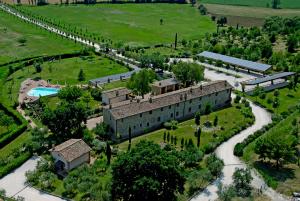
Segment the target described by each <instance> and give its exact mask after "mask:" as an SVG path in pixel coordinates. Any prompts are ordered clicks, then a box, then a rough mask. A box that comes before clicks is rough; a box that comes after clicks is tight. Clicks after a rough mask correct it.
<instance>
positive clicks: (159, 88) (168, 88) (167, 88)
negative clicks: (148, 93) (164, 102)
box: [151, 78, 179, 96]
mask: <svg viewBox="0 0 300 201" xmlns="http://www.w3.org/2000/svg"><path fill="white" fill-rule="evenodd" d="M178 89H179V82H178V81H177V80H176V79H175V78H170V79H165V80H161V81H157V82H154V83H153V84H152V85H151V90H152V94H153V95H154V96H157V95H161V94H165V93H168V92H172V91H176V90H178Z"/></svg>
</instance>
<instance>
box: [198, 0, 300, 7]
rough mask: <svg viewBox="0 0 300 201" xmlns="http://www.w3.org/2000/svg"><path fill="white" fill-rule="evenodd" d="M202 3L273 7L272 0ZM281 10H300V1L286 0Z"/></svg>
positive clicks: (220, 0) (211, 1)
mask: <svg viewBox="0 0 300 201" xmlns="http://www.w3.org/2000/svg"><path fill="white" fill-rule="evenodd" d="M200 2H201V3H212V4H222V5H237V6H251V7H267V5H269V7H271V5H272V4H271V2H272V1H271V0H200ZM280 7H281V8H300V1H297V0H284V1H281V4H280Z"/></svg>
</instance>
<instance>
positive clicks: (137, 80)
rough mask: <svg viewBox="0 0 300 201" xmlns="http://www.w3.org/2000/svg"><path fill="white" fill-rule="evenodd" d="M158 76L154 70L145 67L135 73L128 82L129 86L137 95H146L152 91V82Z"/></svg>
mask: <svg viewBox="0 0 300 201" xmlns="http://www.w3.org/2000/svg"><path fill="white" fill-rule="evenodd" d="M155 78H156V74H155V72H154V71H153V70H150V69H143V70H141V71H139V72H138V73H134V74H133V75H132V76H131V77H130V79H129V81H128V83H127V87H128V88H129V89H132V90H133V93H135V94H136V95H141V96H143V97H144V95H145V94H146V93H148V92H150V91H151V87H150V83H152V82H153V80H154V79H155Z"/></svg>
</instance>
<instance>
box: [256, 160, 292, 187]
mask: <svg viewBox="0 0 300 201" xmlns="http://www.w3.org/2000/svg"><path fill="white" fill-rule="evenodd" d="M254 167H255V168H256V169H257V170H258V171H259V172H260V173H261V174H262V176H263V177H264V179H265V181H266V182H267V183H268V185H270V186H271V187H272V188H276V187H277V185H278V182H284V181H286V180H287V179H294V178H295V177H296V176H295V172H294V169H292V168H289V167H280V168H279V169H277V168H276V166H275V165H274V164H271V163H266V162H263V161H255V162H254Z"/></svg>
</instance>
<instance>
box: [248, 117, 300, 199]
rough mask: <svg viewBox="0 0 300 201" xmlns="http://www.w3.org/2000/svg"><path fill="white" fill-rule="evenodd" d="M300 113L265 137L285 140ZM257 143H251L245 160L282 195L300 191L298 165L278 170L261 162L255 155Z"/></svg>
mask: <svg viewBox="0 0 300 201" xmlns="http://www.w3.org/2000/svg"><path fill="white" fill-rule="evenodd" d="M299 116H300V112H299V111H298V112H294V113H293V114H292V115H290V116H289V117H288V118H287V119H285V120H283V121H281V122H280V123H278V124H277V125H276V126H275V127H273V128H271V129H270V130H269V131H268V132H266V133H265V134H264V135H263V136H266V135H269V136H282V137H283V138H284V137H285V136H286V135H287V134H289V133H290V131H291V130H292V129H293V127H292V124H291V122H292V120H293V119H295V118H299ZM255 142H256V140H255V141H254V142H252V143H250V144H249V145H248V146H247V147H246V148H245V150H244V156H243V159H244V160H245V161H247V162H248V163H250V164H251V165H253V166H254V167H255V168H256V169H257V170H258V171H259V172H260V173H261V175H263V177H264V179H265V180H266V181H267V182H268V184H269V185H270V186H272V187H273V188H274V189H276V190H277V191H279V192H280V193H283V194H286V195H289V196H290V195H291V194H292V192H294V191H298V190H299V189H300V182H299V181H300V168H299V167H298V166H297V165H296V164H289V165H285V166H284V168H281V169H279V170H277V169H276V168H275V167H274V166H270V165H268V164H265V163H262V162H260V160H259V159H258V155H256V154H255V153H254V146H255Z"/></svg>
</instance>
